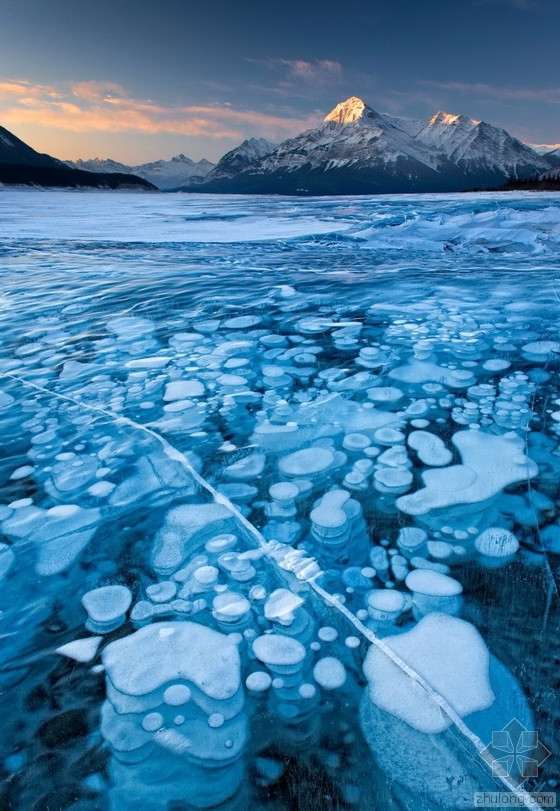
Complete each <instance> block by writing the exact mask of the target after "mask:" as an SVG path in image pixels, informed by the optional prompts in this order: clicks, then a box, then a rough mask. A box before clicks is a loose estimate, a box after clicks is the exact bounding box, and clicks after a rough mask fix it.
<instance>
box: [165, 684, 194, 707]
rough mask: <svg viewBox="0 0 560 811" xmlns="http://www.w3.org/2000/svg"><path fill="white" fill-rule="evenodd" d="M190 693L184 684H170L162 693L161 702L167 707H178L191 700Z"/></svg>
mask: <svg viewBox="0 0 560 811" xmlns="http://www.w3.org/2000/svg"><path fill="white" fill-rule="evenodd" d="M191 697H192V691H191V689H190V687H187V685H186V684H172V685H171V686H170V687H168V688H167V689H166V690H164V692H163V700H164V702H165V703H166V704H167V705H168V706H169V707H180V706H181V705H183V704H186V703H187V702H188V701H190V700H191Z"/></svg>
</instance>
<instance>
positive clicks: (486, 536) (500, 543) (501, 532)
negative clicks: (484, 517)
mask: <svg viewBox="0 0 560 811" xmlns="http://www.w3.org/2000/svg"><path fill="white" fill-rule="evenodd" d="M474 545H475V547H476V549H477V551H478V552H480V554H481V555H486V556H488V557H491V558H505V557H509V556H510V555H515V553H516V552H517V550H518V549H519V541H518V540H517V538H516V537H515V535H514V534H513V532H510V531H509V530H507V529H502V528H500V527H490V529H486V530H484V532H481V533H480V535H479V536H478V537H477V538H475V542H474Z"/></svg>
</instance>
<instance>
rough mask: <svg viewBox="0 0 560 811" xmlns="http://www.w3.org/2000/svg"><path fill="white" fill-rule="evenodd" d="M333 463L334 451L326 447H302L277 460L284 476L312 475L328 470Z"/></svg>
mask: <svg viewBox="0 0 560 811" xmlns="http://www.w3.org/2000/svg"><path fill="white" fill-rule="evenodd" d="M333 463H334V453H333V452H332V451H330V450H329V449H328V448H321V447H318V448H317V447H315V448H304V449H303V450H300V451H296V452H295V453H290V454H289V455H288V456H285V457H284V458H283V459H280V461H279V462H278V469H279V470H280V472H281V473H282V474H284V475H285V476H292V477H293V476H302V477H305V476H314V475H317V474H319V473H323V472H324V471H326V470H328V469H329V468H330V467H331V465H332V464H333Z"/></svg>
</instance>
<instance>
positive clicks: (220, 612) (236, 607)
mask: <svg viewBox="0 0 560 811" xmlns="http://www.w3.org/2000/svg"><path fill="white" fill-rule="evenodd" d="M212 607H213V609H214V611H213V613H214V616H215V618H216V619H217V620H222V621H224V622H235V621H236V620H239V619H241V617H244V616H245V615H246V614H247V613H248V612H249V611H250V610H251V603H250V602H249V600H248V599H247V598H246V597H244V596H243V595H242V594H238V593H237V592H234V591H226V592H224V593H223V594H218V595H217V596H216V597H214V600H213V601H212Z"/></svg>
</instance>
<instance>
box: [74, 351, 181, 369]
mask: <svg viewBox="0 0 560 811" xmlns="http://www.w3.org/2000/svg"><path fill="white" fill-rule="evenodd" d="M170 360H171V358H166V357H163V356H159V355H155V356H154V357H150V358H133V359H132V360H129V361H127V362H126V363H125V365H124V368H125V369H133V370H134V369H163V367H164V366H167V364H168V363H169V361H170ZM65 365H66V364H65Z"/></svg>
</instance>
